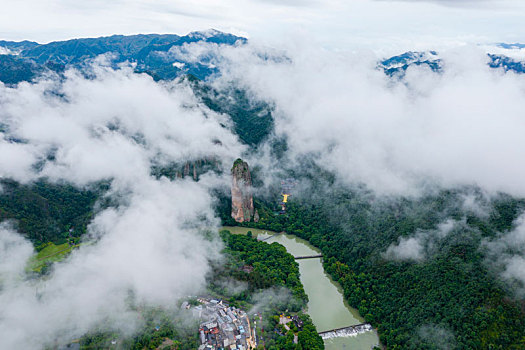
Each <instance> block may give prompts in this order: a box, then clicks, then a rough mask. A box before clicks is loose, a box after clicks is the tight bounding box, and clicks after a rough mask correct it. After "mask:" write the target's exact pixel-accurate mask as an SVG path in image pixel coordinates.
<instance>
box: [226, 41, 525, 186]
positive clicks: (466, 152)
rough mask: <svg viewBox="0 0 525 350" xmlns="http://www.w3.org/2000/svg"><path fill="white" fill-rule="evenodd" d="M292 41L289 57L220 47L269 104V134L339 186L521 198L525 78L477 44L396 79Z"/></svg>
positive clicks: (233, 73) (367, 59) (355, 58)
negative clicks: (456, 189)
mask: <svg viewBox="0 0 525 350" xmlns="http://www.w3.org/2000/svg"><path fill="white" fill-rule="evenodd" d="M303 44H304V43H298V42H294V43H290V45H289V46H288V47H287V49H286V51H285V52H286V55H287V56H288V57H289V58H290V60H279V61H278V62H275V61H271V60H263V59H261V58H260V57H261V56H262V55H260V54H258V51H257V49H255V50H254V49H253V48H251V47H250V46H248V47H245V48H242V49H236V50H235V51H234V50H232V49H227V50H226V51H225V55H226V56H228V59H229V60H230V65H231V67H232V68H231V70H230V71H229V73H228V74H227V75H226V79H225V80H230V79H233V80H236V81H240V82H241V84H243V85H244V86H246V87H247V88H248V89H250V90H251V91H252V93H254V94H255V95H256V96H257V97H259V98H262V99H265V100H267V101H271V102H272V103H274V104H275V106H276V111H275V113H274V115H275V117H276V129H277V133H278V134H280V135H284V136H285V137H286V139H287V141H288V143H289V146H290V150H291V152H292V154H295V155H297V156H303V155H305V154H310V155H313V156H314V157H315V159H316V160H317V162H318V164H319V165H321V166H323V167H325V168H327V169H329V170H333V171H335V172H336V173H337V174H338V175H339V178H340V179H342V180H343V181H345V182H361V183H366V184H367V185H368V186H369V187H370V188H372V189H374V190H376V191H378V192H381V193H390V194H391V193H395V194H407V193H417V192H418V191H419V190H420V189H421V188H422V185H425V184H429V183H431V184H438V185H442V186H446V187H449V186H462V185H478V186H480V187H481V188H483V189H485V190H486V191H489V192H495V191H504V192H508V193H511V194H514V195H519V196H522V195H525V184H524V183H523V181H522V179H523V178H524V177H525V166H524V165H523V162H522V159H525V139H524V138H523V137H522V135H523V133H524V132H525V118H523V113H522V111H523V110H524V109H525V79H524V78H523V76H522V75H518V74H514V73H512V72H508V73H506V74H504V73H503V72H502V71H501V70H495V69H491V68H489V67H488V66H487V60H488V58H487V56H486V54H485V52H483V51H482V50H481V49H478V48H476V47H464V48H461V49H454V50H448V51H445V52H443V53H442V54H441V56H442V58H443V64H444V71H443V73H442V74H438V73H435V72H433V71H431V70H430V69H428V68H425V67H423V66H420V67H412V68H409V69H408V71H407V74H406V78H405V81H404V82H399V83H396V82H395V81H393V80H391V79H390V78H388V77H387V76H385V74H383V72H381V71H380V70H378V69H376V62H377V59H378V57H376V56H375V55H370V54H366V53H363V52H360V53H355V54H354V53H352V54H349V53H334V52H333V51H324V50H320V49H319V48H318V47H315V46H309V45H308V44H304V45H303Z"/></svg>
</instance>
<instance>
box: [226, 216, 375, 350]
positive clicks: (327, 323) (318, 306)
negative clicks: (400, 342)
mask: <svg viewBox="0 0 525 350" xmlns="http://www.w3.org/2000/svg"><path fill="white" fill-rule="evenodd" d="M223 229H226V230H229V231H230V232H231V233H233V234H246V233H247V232H248V231H251V232H252V234H253V235H254V236H258V237H259V238H262V239H264V238H268V237H271V236H273V237H271V238H268V239H267V240H266V242H268V243H273V242H278V243H280V244H282V245H283V246H284V247H285V248H286V250H287V251H288V252H289V253H290V254H292V255H293V256H304V255H316V254H320V250H319V249H317V248H315V247H314V246H312V245H311V244H310V243H309V242H307V241H305V240H303V239H301V238H298V237H296V236H293V235H287V234H279V233H277V232H272V231H268V230H261V229H253V228H248V227H239V226H225V227H223ZM297 262H298V263H299V271H300V274H301V276H300V279H301V283H302V284H303V286H304V290H305V292H306V294H307V295H308V298H309V302H308V306H307V307H308V314H309V315H310V317H311V318H312V321H313V323H314V324H315V326H316V328H317V331H319V332H322V331H327V330H331V329H334V328H341V327H347V326H351V325H356V324H360V323H363V322H364V319H363V318H362V317H361V316H360V315H359V312H358V311H357V310H355V309H353V308H351V307H350V306H349V305H348V304H347V303H346V301H345V300H344V297H343V293H342V289H341V287H340V286H339V284H338V283H336V282H334V281H333V280H332V279H331V278H330V276H328V274H326V273H325V271H324V268H323V265H322V262H321V259H320V258H314V259H303V260H297ZM378 344H379V339H378V336H377V334H376V332H375V331H371V332H366V333H361V334H357V335H351V336H348V337H339V338H332V339H326V340H325V347H326V349H328V350H335V349H358V350H370V349H371V348H372V347H373V346H374V345H378Z"/></svg>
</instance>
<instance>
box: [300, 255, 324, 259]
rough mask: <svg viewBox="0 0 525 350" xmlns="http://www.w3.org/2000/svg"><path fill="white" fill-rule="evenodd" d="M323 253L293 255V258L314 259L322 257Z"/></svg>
mask: <svg viewBox="0 0 525 350" xmlns="http://www.w3.org/2000/svg"><path fill="white" fill-rule="evenodd" d="M322 257H323V254H317V255H304V256H294V259H295V260H301V259H315V258H322Z"/></svg>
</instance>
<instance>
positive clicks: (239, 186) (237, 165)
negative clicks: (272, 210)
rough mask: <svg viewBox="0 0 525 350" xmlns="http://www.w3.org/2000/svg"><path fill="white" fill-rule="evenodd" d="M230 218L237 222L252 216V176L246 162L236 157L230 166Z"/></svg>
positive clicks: (249, 218) (247, 219) (249, 219)
mask: <svg viewBox="0 0 525 350" xmlns="http://www.w3.org/2000/svg"><path fill="white" fill-rule="evenodd" d="M231 172H232V188H231V191H232V218H233V219H234V220H235V221H237V222H245V221H251V219H252V217H253V211H254V210H253V196H252V177H251V175H250V169H249V168H248V163H246V162H245V161H243V160H242V159H240V158H238V159H237V160H236V161H235V162H234V163H233V167H232V170H231Z"/></svg>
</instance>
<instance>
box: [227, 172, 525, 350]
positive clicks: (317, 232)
mask: <svg viewBox="0 0 525 350" xmlns="http://www.w3.org/2000/svg"><path fill="white" fill-rule="evenodd" d="M309 180H311V181H309V182H308V186H309V187H308V189H307V190H305V191H301V193H297V195H295V196H292V200H291V201H289V203H288V205H287V213H286V215H276V214H274V210H275V208H274V207H276V205H277V202H278V199H277V200H275V203H272V202H270V201H269V202H266V203H263V202H260V201H259V202H258V205H259V213H260V214H261V220H260V221H259V223H247V224H245V225H247V226H251V227H257V228H266V229H271V230H273V231H277V232H280V231H286V232H287V233H291V234H295V235H297V236H299V237H301V238H304V239H307V240H308V241H310V242H311V243H312V244H313V245H315V246H317V247H319V248H320V249H321V250H322V252H323V255H324V256H325V258H324V265H325V269H326V271H327V272H328V273H330V274H331V275H332V277H333V278H334V279H335V280H337V281H339V282H340V283H341V285H342V286H343V288H344V294H345V297H346V299H347V300H348V302H349V303H350V304H351V305H352V306H353V307H355V308H357V309H359V311H360V313H361V314H362V315H363V316H364V317H365V318H366V320H367V321H368V322H370V323H372V324H373V325H374V326H375V327H377V328H378V332H379V335H380V339H381V342H382V343H383V344H384V345H386V346H387V348H389V349H523V348H525V314H524V313H523V309H522V307H521V304H520V302H519V300H514V299H513V296H514V295H513V294H512V290H509V289H508V287H507V286H506V285H505V284H503V283H502V282H501V281H500V280H499V279H498V278H497V276H496V275H495V274H494V272H493V271H492V270H491V269H490V268H489V266H488V265H487V259H486V257H487V256H486V254H485V250H484V249H485V245H484V242H486V241H487V240H490V239H492V238H494V237H496V236H497V235H498V233H499V232H504V231H506V230H509V229H511V228H512V223H513V220H514V219H515V218H516V217H517V216H518V215H519V213H520V212H521V211H522V210H523V208H524V207H525V205H524V204H525V203H524V201H522V200H517V199H514V198H511V197H509V196H505V195H500V196H498V197H497V198H495V199H492V200H491V201H490V202H489V203H487V204H486V205H487V207H488V208H489V209H487V210H488V212H489V213H488V214H487V215H486V216H485V215H478V214H476V213H475V212H473V211H469V210H466V209H464V208H463V207H462V206H461V203H462V202H463V199H462V198H464V196H465V194H466V193H470V194H473V195H474V196H475V195H480V194H479V193H477V192H476V190H475V189H460V190H455V191H452V190H442V191H439V192H434V193H431V194H428V195H425V196H421V197H418V198H388V199H386V198H379V197H376V196H375V195H374V194H372V193H369V192H367V191H366V190H364V189H362V188H361V189H360V188H355V189H349V188H346V187H342V186H338V185H335V184H333V183H331V182H330V181H322V180H312V178H310V179H309ZM275 198H278V194H277V193H276V196H275ZM222 215H223V216H224V215H225V214H224V211H223V214H222ZM224 219H225V221H228V220H229V219H228V218H224ZM447 220H451V222H454V223H456V224H455V227H454V229H453V230H452V231H451V232H450V233H448V234H446V235H443V236H439V235H437V234H436V233H435V232H436V231H437V230H438V228H439V224H441V223H443V222H446V221H447ZM417 234H419V235H420V236H421V237H424V238H425V239H428V240H429V242H430V243H429V244H428V246H426V247H425V249H426V250H425V251H424V253H425V256H424V258H422V259H418V260H415V261H414V260H399V259H391V258H388V257H387V256H386V254H385V252H386V251H387V249H388V247H389V246H391V245H392V244H396V243H398V242H399V239H400V238H401V237H404V238H407V237H411V236H414V235H417Z"/></svg>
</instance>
